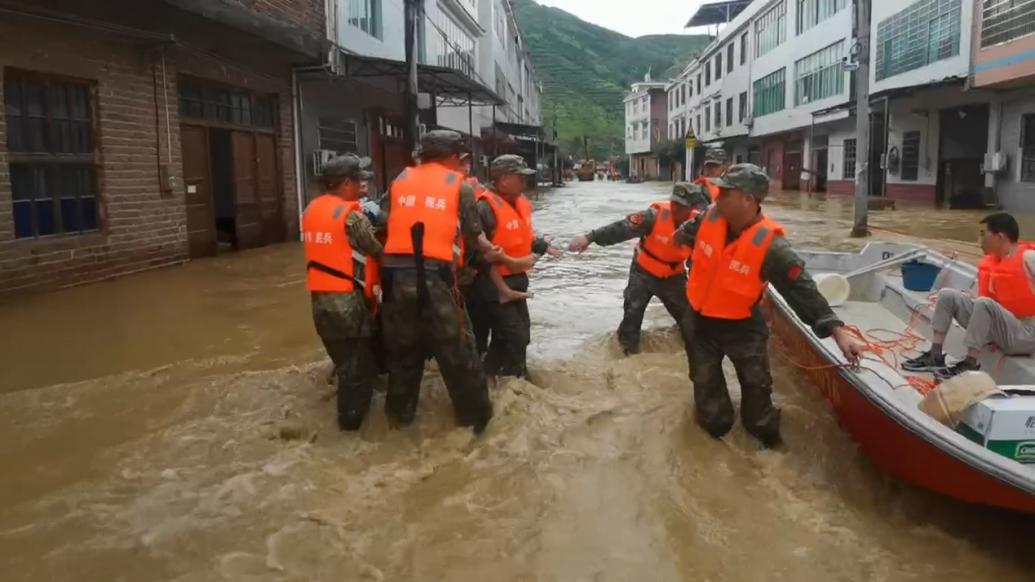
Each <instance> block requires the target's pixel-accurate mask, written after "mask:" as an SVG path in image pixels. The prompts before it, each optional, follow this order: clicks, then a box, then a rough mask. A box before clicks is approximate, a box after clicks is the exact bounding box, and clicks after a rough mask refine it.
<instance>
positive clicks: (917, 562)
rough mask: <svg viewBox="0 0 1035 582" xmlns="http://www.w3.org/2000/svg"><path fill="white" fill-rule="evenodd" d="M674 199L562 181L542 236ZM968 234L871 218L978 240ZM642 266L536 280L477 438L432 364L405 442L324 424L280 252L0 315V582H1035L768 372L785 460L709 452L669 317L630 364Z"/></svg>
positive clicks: (940, 222) (909, 215) (546, 209)
mask: <svg viewBox="0 0 1035 582" xmlns="http://www.w3.org/2000/svg"><path fill="white" fill-rule="evenodd" d="M667 189H668V186H667V185H651V184H647V185H625V184H611V183H600V182H598V183H586V184H572V185H570V186H569V187H567V188H563V189H557V190H553V191H550V192H547V193H545V194H544V195H542V196H541V198H540V200H538V201H537V202H536V214H535V220H536V225H537V227H538V229H539V230H540V231H542V232H544V233H546V234H550V235H553V236H555V237H556V238H557V239H558V241H564V242H566V241H567V240H569V239H570V238H571V237H573V236H574V235H576V234H578V233H579V232H582V231H584V230H586V229H588V228H591V227H594V226H598V225H601V224H604V223H605V222H608V221H610V220H614V219H617V218H619V217H621V216H623V215H625V214H628V213H630V212H634V211H636V210H640V209H643V208H645V207H646V206H647V205H648V204H649V203H650V202H652V201H654V200H656V199H659V198H660V197H662V196H663V193H664V192H665V191H667ZM767 209H768V211H769V212H770V214H771V215H773V216H774V217H775V218H776V219H777V220H779V221H781V222H782V223H783V224H784V226H785V227H786V228H787V230H788V233H789V237H790V238H791V239H792V240H793V241H794V242H795V243H796V244H797V245H799V246H800V247H803V248H828V249H853V248H858V246H859V245H860V244H861V243H860V242H859V241H856V240H851V239H848V238H847V233H848V231H849V226H850V216H851V203H850V201H848V200H845V201H839V200H833V199H832V200H827V201H821V200H815V199H809V198H807V197H802V196H799V195H797V194H782V195H779V196H774V200H773V201H772V203H771V204H768V205H767ZM979 216H980V214H979V213H976V212H957V211H932V210H930V209H928V208H922V209H908V208H900V209H899V210H896V211H894V212H881V213H874V214H873V218H872V223H873V224H875V225H880V226H883V227H887V228H892V229H896V230H900V231H903V232H908V233H910V234H915V235H919V236H927V237H942V238H956V239H959V240H963V241H974V240H975V239H976V235H977V230H978V226H977V220H978V218H979ZM1024 223H1025V224H1031V222H1030V220H1028V219H1025V221H1024ZM631 254H632V246H631V243H629V244H625V245H619V246H616V247H610V248H606V249H605V248H600V247H591V249H590V250H589V251H588V252H587V253H585V254H583V255H581V256H577V257H576V256H564V257H562V258H559V259H549V260H544V261H543V262H542V263H541V265H540V267H539V268H538V269H537V271H536V273H535V276H534V278H533V288H534V290H535V292H536V296H535V298H534V299H533V300H532V303H531V310H532V319H533V330H532V334H533V345H532V348H531V354H530V367H531V375H532V382H524V381H519V380H510V381H506V382H503V383H501V384H500V385H499V386H498V387H496V388H495V389H494V392H493V397H494V400H495V404H496V417H495V419H494V420H493V422H492V424H491V425H490V427H489V429H488V430H487V431H486V433H485V434H484V435H483V436H481V437H480V438H474V437H472V435H471V433H470V432H469V431H466V430H461V429H456V428H454V427H453V426H452V414H451V411H450V407H449V403H448V399H447V397H446V394H445V390H444V388H443V386H442V384H441V380H440V379H439V378H438V376H437V375H436V374H435V373H434V371H432V372H431V373H430V374H429V375H428V376H427V377H426V380H425V382H426V387H425V390H424V392H423V395H422V401H421V405H420V409H419V414H418V419H417V422H416V423H415V425H414V426H413V427H412V428H410V429H408V430H405V431H398V432H397V431H390V430H388V428H387V427H386V423H385V419H384V414H383V412H382V410H381V407H382V405H383V399H382V398H381V397H378V398H377V399H376V400H375V403H374V410H373V411H372V413H371V414H370V417H369V420H368V422H367V423H366V425H365V426H364V428H363V430H362V431H361V433H359V434H356V435H344V434H341V433H339V432H338V431H337V429H336V423H335V419H334V407H333V389H332V387H331V386H330V385H329V384H328V383H327V377H328V372H329V362H328V361H327V360H326V357H325V355H324V353H323V351H322V348H321V346H320V344H319V341H318V340H317V337H316V335H315V333H314V331H313V327H312V321H311V315H310V311H309V305H308V297H307V295H306V292H305V289H304V277H303V271H302V264H303V261H302V256H301V249H300V247H299V246H298V245H295V244H288V245H281V246H278V247H274V248H268V249H261V250H257V251H248V252H244V253H240V254H229V255H224V256H221V257H218V258H215V259H210V260H201V261H195V262H192V263H189V264H187V265H185V266H181V267H175V268H170V269H165V270H161V271H155V272H149V273H144V274H140V275H134V276H130V277H125V278H122V279H118V280H115V281H112V282H106V283H99V284H95V285H89V286H84V287H79V288H73V289H68V290H63V291H59V292H55V293H50V294H45V295H40V296H36V297H29V298H25V299H19V300H16V301H12V302H9V303H7V304H4V305H0V329H2V330H3V333H2V334H0V354H2V366H0V418H2V420H3V422H2V423H0V580H3V581H5V582H13V581H21V580H25V581H34V582H35V581H42V580H48V581H50V580H55V581H61V580H76V581H79V580H82V581H109V580H126V581H138V580H139V581H152V580H176V581H208V580H235V581H237V580H243V581H249V580H255V581H260V580H261V581H265V580H271V581H280V580H283V581H314V580H319V581H324V580H326V581H350V580H389V581H395V580H405V581H410V580H413V581H432V580H450V581H472V582H473V581H478V582H481V581H490V580H491V581H511V580H513V581H532V580H542V581H557V582H567V581H593V582H600V581H627V580H628V581H637V582H638V581H676V580H688V581H690V580H693V581H760V582H761V581H767V582H768V581H787V582H829V581H856V580H860V581H881V580H889V581H895V580H918V581H926V580H938V581H941V582H946V581H960V582H964V581H965V582H972V581H974V580H995V581H996V582H1010V581H1018V582H1030V581H1031V580H1033V579H1035V573H1033V572H1035V552H1033V551H1032V550H1031V547H1032V546H1031V544H1032V540H1035V521H1033V520H1032V519H1031V518H1028V517H1024V516H1018V515H1014V514H1009V513H1004V512H999V511H994V510H987V509H983V508H977V507H971V506H966V505H963V504H960V503H957V502H954V501H951V500H948V499H944V498H941V497H938V496H936V495H933V494H930V493H926V492H924V491H920V490H916V489H914V488H911V487H909V486H906V485H903V484H901V483H898V482H896V481H894V480H892V479H890V478H888V477H887V476H885V475H884V474H883V473H882V472H881V471H880V470H878V469H877V468H875V467H874V466H873V465H871V464H870V463H869V462H868V461H867V460H866V459H865V458H864V457H863V456H862V455H861V454H860V453H859V451H858V449H857V448H856V446H855V445H854V444H853V443H852V442H851V440H850V439H849V438H848V436H847V435H846V434H845V433H844V432H842V431H841V430H840V429H839V428H838V426H837V423H836V420H835V419H834V417H833V416H832V414H831V413H830V411H829V409H828V407H827V405H826V402H825V401H824V400H823V399H822V397H821V396H820V395H819V393H818V392H817V391H816V390H815V389H814V388H813V387H812V386H811V385H810V384H809V383H808V381H807V380H806V379H805V378H804V376H802V375H801V374H800V373H798V372H797V371H796V370H795V369H794V368H793V367H791V366H789V365H787V364H785V363H783V362H782V361H781V359H780V357H779V356H778V355H774V366H775V369H774V375H775V392H776V396H775V397H776V399H777V401H778V404H779V405H780V406H781V407H782V408H783V410H784V436H785V440H786V441H787V446H786V447H784V448H783V449H781V450H779V451H775V452H774V451H763V450H760V449H759V447H758V446H757V444H756V443H755V442H754V441H753V440H752V439H750V438H749V437H748V436H747V435H746V434H745V433H744V431H743V429H742V428H740V427H739V426H738V427H737V428H735V429H734V431H733V432H732V433H731V435H730V436H729V437H727V438H726V439H725V440H724V441H715V440H712V439H711V438H709V437H707V436H706V435H705V434H704V433H703V432H702V431H701V430H699V429H698V428H697V427H696V426H695V425H694V424H693V422H692V421H691V420H690V416H689V414H688V412H689V397H690V385H689V381H688V379H687V370H686V361H685V359H684V358H683V356H682V355H681V351H682V346H681V344H680V342H679V340H678V336H677V334H676V333H675V332H674V330H673V329H672V326H671V321H670V320H669V319H668V316H667V314H666V313H665V311H664V309H663V308H662V307H661V306H660V305H652V306H651V308H650V310H649V311H648V317H647V323H646V324H645V325H646V327H647V328H648V330H647V332H646V333H645V335H644V339H643V341H644V353H643V354H640V355H637V356H634V357H629V358H622V357H618V351H617V349H616V347H615V345H614V341H613V339H612V337H611V336H612V335H613V334H612V330H613V329H614V328H615V327H616V326H617V324H618V321H619V319H620V318H621V304H622V289H623V288H624V286H625V278H626V274H627V272H628V267H629V261H630V258H631ZM775 351H776V350H775V349H774V352H775ZM730 380H731V386H732V389H733V391H734V392H736V390H737V388H736V382H735V379H734V378H733V377H732V376H731V377H730Z"/></svg>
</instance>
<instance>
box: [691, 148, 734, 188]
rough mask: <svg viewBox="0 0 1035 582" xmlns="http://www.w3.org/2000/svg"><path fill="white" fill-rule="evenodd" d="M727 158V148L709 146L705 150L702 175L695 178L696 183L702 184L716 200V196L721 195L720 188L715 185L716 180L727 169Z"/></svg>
mask: <svg viewBox="0 0 1035 582" xmlns="http://www.w3.org/2000/svg"><path fill="white" fill-rule="evenodd" d="M727 160H728V158H727V156H726V150H724V149H722V148H708V149H707V150H706V151H705V152H704V164H703V165H702V166H701V175H700V176H698V177H697V179H696V180H694V184H698V185H700V186H702V187H703V188H704V189H705V192H707V193H708V196H709V198H710V199H711V200H715V197H716V196H718V195H719V188H718V186H716V185H715V180H716V178H718V177H719V176H721V175H722V174H723V172H725V171H726V168H727V167H728V166H729V163H728V161H727Z"/></svg>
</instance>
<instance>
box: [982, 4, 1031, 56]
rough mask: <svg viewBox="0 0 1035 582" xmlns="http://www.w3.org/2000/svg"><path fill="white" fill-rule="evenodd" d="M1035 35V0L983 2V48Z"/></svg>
mask: <svg viewBox="0 0 1035 582" xmlns="http://www.w3.org/2000/svg"><path fill="white" fill-rule="evenodd" d="M1033 33H1035V0H982V2H981V48H985V47H990V46H993V45H997V44H1002V43H1005V42H1009V41H1011V40H1015V39H1018V38H1020V37H1022V36H1028V35H1029V34H1033Z"/></svg>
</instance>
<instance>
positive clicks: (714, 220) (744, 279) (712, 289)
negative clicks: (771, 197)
mask: <svg viewBox="0 0 1035 582" xmlns="http://www.w3.org/2000/svg"><path fill="white" fill-rule="evenodd" d="M706 212H707V215H706V216H705V218H704V220H703V221H701V226H700V230H698V231H697V239H696V241H695V242H694V252H693V258H692V262H693V265H694V268H693V269H691V270H690V277H689V278H688V279H687V283H686V298H687V299H688V300H689V301H690V305H691V306H692V307H693V308H694V310H695V311H697V312H698V313H700V314H701V315H703V316H705V317H714V318H718V319H747V318H749V317H751V309H752V308H753V307H754V306H755V304H756V303H758V300H759V299H761V298H762V292H763V291H764V290H765V286H766V281H764V280H763V279H762V263H763V262H764V261H765V255H766V252H768V251H769V246H770V245H771V244H772V242H773V238H774V237H776V236H783V234H784V230H783V227H781V226H780V225H779V224H777V223H776V222H775V221H773V220H770V219H769V218H767V217H765V216H764V215H763V216H762V219H761V220H760V221H758V222H756V223H755V224H753V225H752V226H750V227H748V229H747V230H745V231H744V232H742V233H741V234H740V236H739V237H738V238H737V239H736V240H735V241H733V242H732V243H730V244H729V245H727V244H726V233H727V231H728V229H729V225H728V224H727V223H726V221H725V220H724V219H723V218H722V217H720V216H719V213H718V211H717V210H716V209H715V206H714V205H712V206H711V207H710V208H708V210H706Z"/></svg>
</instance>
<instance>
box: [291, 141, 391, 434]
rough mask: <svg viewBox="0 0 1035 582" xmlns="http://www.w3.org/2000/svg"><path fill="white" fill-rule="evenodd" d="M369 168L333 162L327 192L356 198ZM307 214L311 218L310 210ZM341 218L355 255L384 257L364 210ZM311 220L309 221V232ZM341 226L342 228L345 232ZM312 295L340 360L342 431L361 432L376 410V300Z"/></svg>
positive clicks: (326, 341)
mask: <svg viewBox="0 0 1035 582" xmlns="http://www.w3.org/2000/svg"><path fill="white" fill-rule="evenodd" d="M369 166H370V159H369V158H359V157H356V156H354V155H346V156H340V157H337V158H334V159H332V160H331V161H330V162H328V163H327V164H326V165H325V166H324V168H323V172H322V175H321V179H322V180H323V186H324V189H325V191H326V192H328V193H332V194H334V195H335V196H342V198H341V199H342V200H356V199H357V198H358V197H359V195H360V192H361V189H362V183H363V182H365V181H367V180H369V179H370V178H371V176H372V174H371V173H370V172H369V171H368V170H367V168H368V167H369ZM313 202H314V204H311V205H310V208H314V207H315V202H316V200H314V201H313ZM306 212H307V214H308V212H309V209H307V211H306ZM341 220H343V221H344V227H345V228H344V230H345V232H347V235H348V236H347V238H348V242H349V245H350V246H351V247H352V249H353V250H354V251H358V252H359V253H361V254H363V255H365V256H367V257H373V258H376V257H379V256H380V255H381V252H382V247H381V243H380V242H378V240H377V237H376V236H375V235H374V228H373V226H372V225H371V224H370V221H369V220H368V219H367V217H366V216H365V215H364V214H363V213H362V212H358V211H357V212H349V213H348V214H347V215H346V216H345V217H343V218H342V219H341ZM308 222H309V220H307V219H306V218H305V217H303V231H304V229H305V224H307V223H308ZM340 224H341V223H339V227H338V228H341V226H340ZM332 234H333V233H332ZM310 270H311V269H310ZM357 279H358V276H357ZM310 297H311V302H312V310H313V321H314V323H315V324H316V331H317V333H318V334H319V335H320V339H321V340H322V341H323V345H324V347H325V348H326V349H327V354H328V355H330V357H331V360H332V361H333V362H334V372H335V376H336V377H337V383H338V425H339V427H340V428H341V429H342V430H357V429H358V428H359V427H360V425H362V423H363V418H364V417H365V416H366V413H367V411H368V410H369V409H370V400H371V396H372V394H373V384H374V381H375V379H376V378H377V371H378V370H377V360H376V357H375V355H374V354H375V352H374V349H373V341H374V332H375V323H374V319H373V317H372V315H371V313H372V309H371V308H372V306H371V305H370V303H369V301H370V300H369V299H368V298H367V297H365V296H364V293H363V289H362V288H356V289H354V290H353V291H351V292H347V293H341V292H312V293H310Z"/></svg>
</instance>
